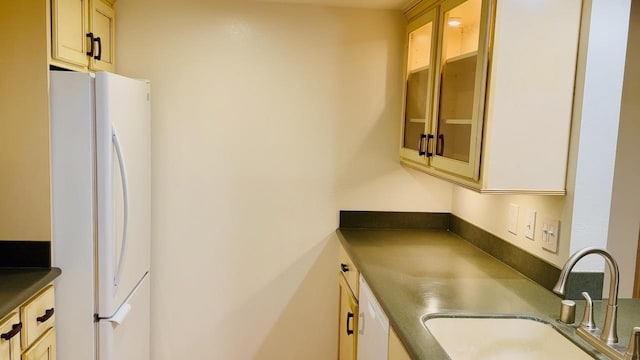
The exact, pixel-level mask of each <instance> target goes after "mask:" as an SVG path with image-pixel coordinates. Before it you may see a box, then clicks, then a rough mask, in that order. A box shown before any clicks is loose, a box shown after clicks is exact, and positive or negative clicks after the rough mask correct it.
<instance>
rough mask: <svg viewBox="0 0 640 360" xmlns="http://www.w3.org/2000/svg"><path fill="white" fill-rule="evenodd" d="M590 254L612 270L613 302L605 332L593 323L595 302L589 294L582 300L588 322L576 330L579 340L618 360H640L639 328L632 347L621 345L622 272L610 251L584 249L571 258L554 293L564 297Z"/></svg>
mask: <svg viewBox="0 0 640 360" xmlns="http://www.w3.org/2000/svg"><path fill="white" fill-rule="evenodd" d="M590 254H598V255H601V256H602V257H603V258H604V259H605V260H606V262H607V265H608V266H609V273H610V275H611V283H610V284H609V299H608V303H607V313H606V315H605V317H604V325H603V326H602V331H600V330H599V329H598V328H596V327H595V324H594V323H593V320H592V317H593V308H592V307H591V306H592V305H591V298H590V297H589V294H587V293H586V292H583V293H582V296H584V298H585V299H586V300H587V305H586V307H585V312H584V317H585V318H584V319H583V320H582V322H581V323H580V325H579V326H578V328H577V329H576V333H577V334H578V336H580V337H582V338H583V339H585V340H586V341H587V342H588V343H589V344H591V345H593V347H595V348H596V349H597V350H599V351H600V352H602V353H603V354H605V355H607V356H608V357H610V358H612V359H616V360H640V354H639V353H640V351H639V348H640V327H635V328H634V329H633V330H632V331H631V338H630V339H629V346H628V347H627V348H625V347H624V346H621V345H619V344H618V331H617V327H618V285H619V282H620V271H619V269H618V263H616V260H615V259H614V258H613V256H611V254H609V253H608V252H607V251H606V250H603V249H598V248H594V247H588V248H584V249H582V250H579V251H578V252H576V253H575V254H573V255H571V257H570V258H569V260H567V263H566V264H565V265H564V267H563V268H562V271H561V272H560V278H559V279H558V283H557V284H556V286H555V287H554V288H553V292H555V293H556V294H558V295H564V293H565V287H566V285H567V278H568V277H569V273H570V272H571V269H573V267H574V266H575V265H576V263H577V262H578V261H579V260H580V259H582V258H583V257H585V256H587V255H590Z"/></svg>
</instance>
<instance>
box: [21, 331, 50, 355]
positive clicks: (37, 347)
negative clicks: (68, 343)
mask: <svg viewBox="0 0 640 360" xmlns="http://www.w3.org/2000/svg"><path fill="white" fill-rule="evenodd" d="M55 359H56V331H55V329H54V328H51V329H49V330H47V332H46V333H45V334H44V335H43V336H42V337H41V338H40V340H38V341H37V342H36V343H35V344H33V346H32V347H30V348H29V349H28V350H27V351H25V352H24V354H22V360H55Z"/></svg>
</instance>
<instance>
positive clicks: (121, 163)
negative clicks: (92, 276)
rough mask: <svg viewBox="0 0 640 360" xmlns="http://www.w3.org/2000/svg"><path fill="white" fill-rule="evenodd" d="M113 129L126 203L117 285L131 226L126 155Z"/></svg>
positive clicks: (112, 137)
mask: <svg viewBox="0 0 640 360" xmlns="http://www.w3.org/2000/svg"><path fill="white" fill-rule="evenodd" d="M111 130H112V136H111V140H112V141H113V148H114V149H115V151H116V156H117V157H118V165H119V167H120V178H121V180H122V200H123V205H124V210H123V215H124V216H123V217H124V221H123V224H122V244H121V245H120V258H119V259H118V266H117V268H116V275H115V277H114V279H113V285H114V286H116V287H117V286H118V284H119V283H120V275H122V266H123V265H124V255H125V253H126V250H127V232H128V226H129V192H128V183H127V171H126V166H125V164H124V157H123V156H122V149H121V148H120V140H119V139H118V134H117V132H116V128H115V127H113V126H111Z"/></svg>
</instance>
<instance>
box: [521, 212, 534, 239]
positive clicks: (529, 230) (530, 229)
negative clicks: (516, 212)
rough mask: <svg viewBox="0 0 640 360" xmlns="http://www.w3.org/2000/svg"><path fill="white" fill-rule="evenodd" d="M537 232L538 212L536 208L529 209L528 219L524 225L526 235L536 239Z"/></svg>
mask: <svg viewBox="0 0 640 360" xmlns="http://www.w3.org/2000/svg"><path fill="white" fill-rule="evenodd" d="M535 233H536V212H535V210H531V209H529V210H527V221H526V223H525V225H524V236H525V237H526V238H527V239H531V240H533V239H534V236H535Z"/></svg>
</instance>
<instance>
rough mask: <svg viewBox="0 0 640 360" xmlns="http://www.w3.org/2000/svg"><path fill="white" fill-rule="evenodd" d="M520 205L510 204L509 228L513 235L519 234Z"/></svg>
mask: <svg viewBox="0 0 640 360" xmlns="http://www.w3.org/2000/svg"><path fill="white" fill-rule="evenodd" d="M519 211H520V206H518V205H516V204H509V225H508V227H507V230H508V231H509V232H510V233H512V234H513V235H518V212H519Z"/></svg>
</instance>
